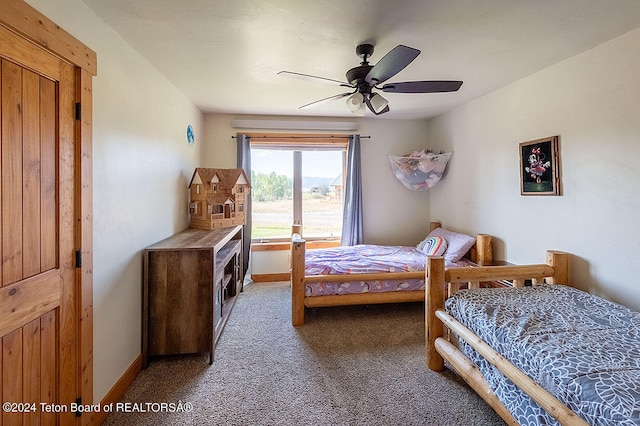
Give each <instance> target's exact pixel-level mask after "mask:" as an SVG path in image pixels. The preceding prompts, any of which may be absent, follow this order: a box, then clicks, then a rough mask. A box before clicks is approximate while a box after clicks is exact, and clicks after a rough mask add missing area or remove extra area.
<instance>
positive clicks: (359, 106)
mask: <svg viewBox="0 0 640 426" xmlns="http://www.w3.org/2000/svg"><path fill="white" fill-rule="evenodd" d="M347 107H349V109H350V110H351V112H352V113H354V114H356V113H357V111H359V110H364V97H363V96H362V93H354V94H353V95H351V96H349V97H348V98H347ZM356 115H357V114H356Z"/></svg>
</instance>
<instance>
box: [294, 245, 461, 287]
mask: <svg viewBox="0 0 640 426" xmlns="http://www.w3.org/2000/svg"><path fill="white" fill-rule="evenodd" d="M471 264H472V262H471V261H470V260H469V259H467V258H462V259H460V260H459V261H458V262H447V265H448V266H471ZM425 268H426V256H425V254H424V253H422V252H420V251H418V250H417V249H416V247H407V246H378V245H370V244H363V245H356V246H341V247H334V248H330V249H313V250H308V251H307V252H306V257H305V275H307V276H313V275H346V274H378V273H391V272H420V273H424V270H425ZM382 278H384V276H382ZM415 290H420V291H424V276H421V277H420V278H405V279H375V280H359V281H346V282H345V281H330V278H327V279H326V280H323V281H312V280H311V279H310V280H308V281H305V296H306V297H313V296H327V295H339V294H357V293H368V292H391V291H415Z"/></svg>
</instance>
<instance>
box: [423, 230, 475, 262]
mask: <svg viewBox="0 0 640 426" xmlns="http://www.w3.org/2000/svg"><path fill="white" fill-rule="evenodd" d="M429 237H442V238H444V239H445V240H447V250H446V251H445V252H444V258H445V260H448V261H449V262H457V261H459V260H460V259H462V258H463V257H464V255H465V254H467V252H468V251H469V249H470V248H471V247H473V245H474V244H475V243H476V239H475V238H473V237H470V236H469V235H465V234H459V233H457V232H453V231H447V230H446V229H443V228H436V229H434V230H433V231H431V233H430V234H429V235H428V236H427V238H429Z"/></svg>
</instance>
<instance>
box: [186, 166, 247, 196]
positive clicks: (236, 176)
mask: <svg viewBox="0 0 640 426" xmlns="http://www.w3.org/2000/svg"><path fill="white" fill-rule="evenodd" d="M216 176H217V180H218V193H219V194H231V190H232V188H233V187H234V186H235V185H243V184H244V185H246V186H247V187H249V188H251V185H250V184H249V178H248V177H247V174H246V173H245V172H244V170H243V169H214V168H206V167H197V168H196V170H195V171H194V172H193V176H192V177H191V182H189V187H191V185H193V184H194V183H196V184H202V185H204V188H205V191H206V192H207V193H210V191H211V181H212V180H213V179H214V177H216ZM227 196H228V195H227Z"/></svg>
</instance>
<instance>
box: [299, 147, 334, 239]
mask: <svg viewBox="0 0 640 426" xmlns="http://www.w3.org/2000/svg"><path fill="white" fill-rule="evenodd" d="M342 152H343V151H303V152H302V224H303V227H302V232H303V234H304V236H305V237H326V238H331V237H333V238H339V237H340V233H341V232H342V200H343V194H342V192H343V191H342V189H343V180H342V169H343V167H342V156H343V155H342Z"/></svg>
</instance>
